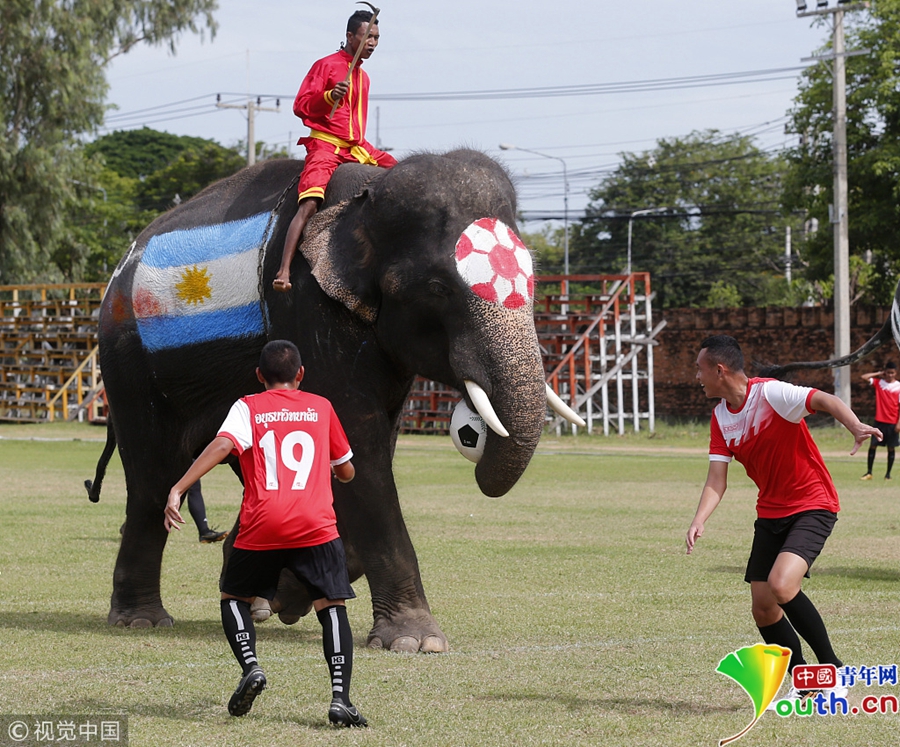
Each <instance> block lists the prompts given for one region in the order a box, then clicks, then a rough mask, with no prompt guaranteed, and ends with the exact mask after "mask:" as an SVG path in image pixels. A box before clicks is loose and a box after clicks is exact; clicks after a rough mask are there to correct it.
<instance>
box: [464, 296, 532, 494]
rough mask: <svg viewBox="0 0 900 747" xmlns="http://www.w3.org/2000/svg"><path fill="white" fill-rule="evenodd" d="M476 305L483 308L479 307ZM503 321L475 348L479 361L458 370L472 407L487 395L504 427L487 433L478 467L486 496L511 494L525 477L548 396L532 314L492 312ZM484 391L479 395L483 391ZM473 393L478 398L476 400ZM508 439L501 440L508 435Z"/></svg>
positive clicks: (483, 334)
mask: <svg viewBox="0 0 900 747" xmlns="http://www.w3.org/2000/svg"><path fill="white" fill-rule="evenodd" d="M475 303H476V304H479V305H480V304H481V303H483V302H480V301H476V302H475ZM498 313H499V314H500V315H501V317H503V318H502V319H500V320H492V322H496V323H491V324H486V325H484V326H483V327H482V329H481V332H480V333H479V334H478V338H479V339H478V340H477V341H476V344H475V345H473V346H472V347H469V346H467V348H468V349H469V350H471V351H475V352H474V356H472V357H470V356H468V355H467V356H466V360H464V361H458V363H457V365H456V366H455V368H456V369H457V372H458V373H459V374H460V378H461V379H463V380H464V381H467V382H474V383H475V384H477V387H474V388H473V387H472V386H470V385H469V384H468V383H467V384H466V389H467V395H468V399H469V403H470V404H471V405H472V406H473V409H476V410H479V409H483V407H479V402H477V401H474V400H477V399H478V398H479V397H480V396H482V395H486V397H487V398H488V399H489V400H490V408H491V409H493V412H494V414H495V415H496V419H497V421H499V425H500V427H499V428H497V427H495V426H491V427H489V428H488V432H487V440H486V441H485V447H484V454H483V455H482V457H481V459H480V460H479V462H478V464H477V465H476V467H475V479H476V481H477V482H478V487H479V488H480V489H481V492H482V493H484V494H485V495H489V496H492V497H496V496H501V495H504V494H505V493H507V492H508V491H509V490H510V489H511V488H512V486H513V485H515V484H516V481H517V480H518V479H519V478H520V477H521V476H522V473H523V472H524V471H525V468H526V467H527V466H528V463H529V461H530V460H531V457H532V455H533V454H534V450H535V449H536V448H537V445H538V441H540V438H541V432H542V430H543V427H544V421H545V416H546V403H547V393H546V386H545V384H544V368H543V365H542V363H541V355H540V349H539V347H538V342H537V336H536V334H535V331H534V321H533V316H532V315H531V313H530V310H525V309H516V310H508V309H499V310H498V309H497V307H496V306H495V307H493V308H492V309H491V310H490V317H493V316H495V315H496V314H498ZM473 358H474V359H475V360H473ZM479 388H480V389H482V390H484V391H483V392H481V393H480V394H479V393H477V390H478V389H479ZM473 391H474V392H476V393H475V396H474V397H473ZM504 429H505V430H506V431H507V432H508V434H509V435H508V436H506V437H504V436H502V435H500V433H502V432H503V430H504Z"/></svg>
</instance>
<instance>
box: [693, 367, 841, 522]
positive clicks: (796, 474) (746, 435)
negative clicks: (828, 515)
mask: <svg viewBox="0 0 900 747" xmlns="http://www.w3.org/2000/svg"><path fill="white" fill-rule="evenodd" d="M815 391H816V390H815V389H810V388H809V387H803V386H794V385H793V384H788V383H786V382H784V381H777V380H776V379H750V380H749V382H748V383H747V397H746V399H745V400H744V404H743V406H742V407H741V409H740V410H738V411H737V412H734V411H733V410H732V409H731V408H730V407H728V403H727V402H726V401H725V400H724V399H723V400H722V401H721V402H719V404H718V405H716V409H715V410H714V411H713V415H712V422H711V423H710V438H709V460H710V461H711V462H730V461H731V459H732V457H733V458H734V459H737V460H738V461H739V462H740V463H741V464H743V465H744V469H746V470H747V475H748V477H750V479H751V480H753V482H755V483H756V486H757V487H758V488H759V498H758V500H757V502H756V511H757V514H758V515H759V517H760V518H762V519H778V518H782V517H784V516H791V515H793V514H796V513H799V512H800V511H810V510H813V509H825V510H827V511H834V512H835V513H837V512H838V511H839V510H840V504H839V502H838V495H837V490H835V488H834V482H832V480H831V475H830V474H829V473H828V469H827V468H826V467H825V462H824V461H823V460H822V455H821V454H820V453H819V449H818V447H817V446H816V444H815V442H814V441H813V438H812V436H811V435H810V432H809V428H807V426H806V422H805V421H804V420H803V418H805V417H806V416H807V415H809V414H811V413H812V412H813V410H811V409H810V406H809V399H810V397H812V395H813V394H814V393H815Z"/></svg>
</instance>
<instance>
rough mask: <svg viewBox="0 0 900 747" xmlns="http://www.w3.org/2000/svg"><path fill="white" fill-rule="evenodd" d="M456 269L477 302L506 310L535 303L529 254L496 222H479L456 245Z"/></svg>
mask: <svg viewBox="0 0 900 747" xmlns="http://www.w3.org/2000/svg"><path fill="white" fill-rule="evenodd" d="M456 269H457V270H459V274H460V275H462V277H463V280H465V281H466V282H467V283H468V284H469V287H470V288H471V289H472V291H473V292H474V293H475V295H476V296H478V297H479V298H483V299H484V300H485V301H488V302H490V303H496V304H499V305H501V306H504V307H506V308H507V309H519V308H522V307H524V306H526V305H530V304H531V302H532V301H533V300H534V269H533V266H532V261H531V252H529V251H528V248H527V247H526V246H525V244H523V243H522V239H520V238H519V237H518V236H517V235H516V233H515V231H513V230H512V229H511V228H510V227H509V226H507V225H506V224H505V223H504V222H503V221H501V220H497V219H496V218H479V219H478V220H476V221H475V222H474V223H472V224H471V225H470V226H469V227H468V228H467V229H466V230H465V231H463V233H462V236H460V237H459V241H457V242H456Z"/></svg>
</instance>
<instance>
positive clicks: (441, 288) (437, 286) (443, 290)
mask: <svg viewBox="0 0 900 747" xmlns="http://www.w3.org/2000/svg"><path fill="white" fill-rule="evenodd" d="M428 292H429V293H433V294H434V295H435V296H444V297H446V296H449V295H450V294H451V293H453V290H452V289H451V288H450V286H449V285H447V284H446V283H444V282H442V281H440V280H429V281H428Z"/></svg>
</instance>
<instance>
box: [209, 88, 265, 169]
mask: <svg viewBox="0 0 900 747" xmlns="http://www.w3.org/2000/svg"><path fill="white" fill-rule="evenodd" d="M261 101H262V98H261V97H260V96H257V97H256V101H253V99H247V103H246V104H223V103H222V94H221V93H219V94H216V106H217V107H218V108H219V109H246V110H247V165H248V166H252V165H253V164H254V163H256V123H255V121H254V120H255V118H256V112H276V113H277V112H280V111H281V99H275V108H274V109H272V108H271V107H265V106H261Z"/></svg>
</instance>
